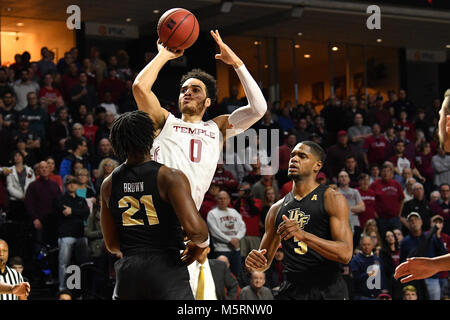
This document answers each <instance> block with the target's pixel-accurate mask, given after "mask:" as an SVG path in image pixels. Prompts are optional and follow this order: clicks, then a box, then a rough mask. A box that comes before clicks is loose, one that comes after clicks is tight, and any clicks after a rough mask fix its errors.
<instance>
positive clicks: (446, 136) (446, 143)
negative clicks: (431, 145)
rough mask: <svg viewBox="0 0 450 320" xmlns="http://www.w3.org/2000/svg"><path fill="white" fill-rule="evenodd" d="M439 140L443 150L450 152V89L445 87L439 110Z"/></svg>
mask: <svg viewBox="0 0 450 320" xmlns="http://www.w3.org/2000/svg"><path fill="white" fill-rule="evenodd" d="M438 127H439V141H440V144H441V148H442V149H444V151H445V152H450V89H447V91H446V92H445V95H444V101H443V102H442V106H441V110H440V111H439V125H438Z"/></svg>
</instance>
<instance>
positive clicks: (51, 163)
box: [45, 156, 63, 192]
mask: <svg viewBox="0 0 450 320" xmlns="http://www.w3.org/2000/svg"><path fill="white" fill-rule="evenodd" d="M45 161H46V162H47V165H48V170H49V171H50V175H49V176H48V179H49V180H51V181H53V182H56V183H57V184H58V186H59V188H60V189H61V192H62V191H63V182H62V178H61V176H60V175H59V174H58V173H57V171H56V164H55V159H54V158H53V157H51V156H48V157H46V158H45Z"/></svg>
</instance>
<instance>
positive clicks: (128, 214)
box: [119, 195, 159, 227]
mask: <svg viewBox="0 0 450 320" xmlns="http://www.w3.org/2000/svg"><path fill="white" fill-rule="evenodd" d="M141 204H143V205H144V208H145V215H142V214H141V215H139V211H140V210H141ZM119 208H127V210H125V211H124V212H123V213H122V225H123V226H124V227H130V226H143V225H147V226H151V225H154V224H159V219H158V216H157V215H156V210H155V206H154V205H153V199H152V196H151V195H146V196H142V197H141V198H140V199H139V200H138V199H136V198H135V197H132V196H125V197H122V198H121V199H120V200H119ZM138 216H139V217H138ZM144 218H145V220H144Z"/></svg>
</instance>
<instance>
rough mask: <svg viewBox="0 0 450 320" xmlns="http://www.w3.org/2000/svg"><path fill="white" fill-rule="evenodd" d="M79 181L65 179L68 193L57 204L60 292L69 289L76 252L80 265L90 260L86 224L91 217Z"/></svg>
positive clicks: (70, 177)
mask: <svg viewBox="0 0 450 320" xmlns="http://www.w3.org/2000/svg"><path fill="white" fill-rule="evenodd" d="M78 183H79V182H78V180H77V178H76V177H74V176H70V175H68V176H66V177H65V178H64V186H65V189H66V192H65V193H64V194H63V195H62V196H60V197H59V198H58V200H57V204H56V210H57V211H56V212H57V217H58V227H57V228H58V247H59V256H58V271H59V290H64V289H67V285H66V281H65V280H66V277H65V276H66V268H67V266H68V265H69V264H70V262H71V259H72V254H73V252H75V256H76V261H77V263H78V264H79V265H81V264H82V263H84V262H86V261H87V260H88V241H87V238H86V237H85V236H84V223H85V221H86V219H87V217H88V216H89V208H88V205H87V202H86V200H85V199H84V198H81V197H79V196H77V194H76V191H77V188H78Z"/></svg>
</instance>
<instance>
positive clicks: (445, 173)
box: [431, 148, 450, 186]
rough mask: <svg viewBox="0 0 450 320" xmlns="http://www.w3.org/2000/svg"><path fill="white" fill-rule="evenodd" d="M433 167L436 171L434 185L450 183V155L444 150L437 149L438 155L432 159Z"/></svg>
mask: <svg viewBox="0 0 450 320" xmlns="http://www.w3.org/2000/svg"><path fill="white" fill-rule="evenodd" d="M431 166H432V167H433V170H434V185H435V186H440V185H441V184H443V183H448V182H449V181H450V155H448V154H446V153H445V151H444V150H443V149H442V148H438V149H437V154H436V155H434V156H433V157H432V158H431Z"/></svg>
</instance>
